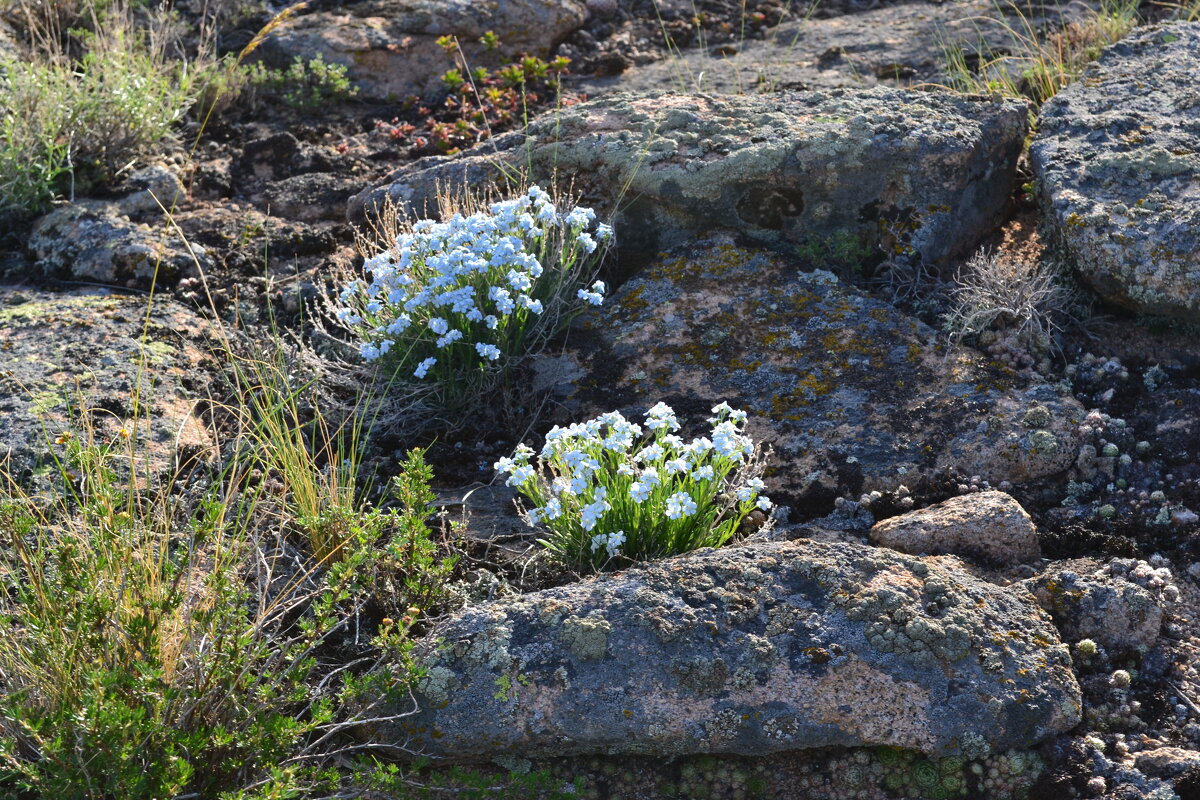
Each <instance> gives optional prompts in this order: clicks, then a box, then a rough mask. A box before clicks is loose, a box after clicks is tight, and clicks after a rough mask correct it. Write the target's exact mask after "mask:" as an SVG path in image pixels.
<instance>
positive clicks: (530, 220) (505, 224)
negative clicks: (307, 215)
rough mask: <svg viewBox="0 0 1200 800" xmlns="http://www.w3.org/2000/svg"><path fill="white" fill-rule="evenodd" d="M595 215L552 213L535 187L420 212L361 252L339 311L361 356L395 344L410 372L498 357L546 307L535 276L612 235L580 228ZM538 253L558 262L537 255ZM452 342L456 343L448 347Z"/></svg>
mask: <svg viewBox="0 0 1200 800" xmlns="http://www.w3.org/2000/svg"><path fill="white" fill-rule="evenodd" d="M595 220H596V215H595V213H594V212H593V211H592V210H591V209H589V208H574V209H572V210H570V211H569V212H567V213H565V214H560V213H559V212H558V210H557V208H556V207H555V205H554V202H553V201H552V200H551V198H550V196H549V195H548V194H547V193H546V192H544V191H543V190H542V189H540V188H538V187H537V186H534V187H532V188H530V189H529V191H528V192H527V193H525V194H523V195H521V196H519V197H517V198H516V199H513V200H506V201H503V202H499V203H494V204H492V206H491V207H490V208H489V209H488V212H487V213H484V212H480V213H476V214H472V215H470V216H466V217H464V216H461V215H457V214H456V215H455V216H454V217H452V218H451V219H450V220H448V221H446V222H435V221H433V220H421V221H419V222H417V223H416V224H415V225H413V228H412V231H411V232H410V233H404V234H401V235H400V236H399V237H398V238H397V239H396V243H395V246H394V247H392V248H391V249H389V250H386V251H384V252H382V253H379V254H378V255H376V256H373V257H372V258H369V259H367V260H366V262H365V263H364V265H363V268H364V270H365V271H366V272H367V273H369V279H368V280H360V281H356V282H354V283H352V284H351V285H349V286H347V287H345V288H344V289H343V290H342V292H341V295H340V298H339V299H340V301H341V308H340V309H339V310H338V312H337V314H338V318H339V319H341V320H342V321H343V322H345V323H347V324H348V325H350V326H353V327H354V328H355V329H356V330H357V331H358V333H359V335H360V336H361V337H362V339H363V340H364V341H363V343H362V344H361V346H360V353H361V355H362V357H363V358H364V359H365V360H367V361H375V360H378V359H379V358H381V357H383V356H385V355H387V354H388V353H389V352H394V353H399V352H403V353H405V358H406V359H407V361H405V362H404V363H407V364H408V366H409V367H410V368H411V367H412V366H413V365H414V364H415V365H416V367H415V369H414V370H413V372H412V374H413V376H414V377H416V378H418V379H423V378H425V377H426V376H427V375H429V374H430V373H431V371H432V372H433V373H434V377H437V378H442V377H447V375H446V373H444V372H439V370H441V369H442V367H439V366H438V365H446V364H448V362H462V361H464V356H463V355H461V353H463V352H465V353H466V354H468V356H467V357H466V360H469V361H473V363H474V364H475V365H476V366H478V365H481V364H486V363H487V362H494V361H497V360H499V359H500V358H501V357H502V356H503V355H504V354H505V352H506V346H507V345H508V344H509V342H510V341H512V340H513V339H519V338H520V337H519V335H516V334H519V332H520V330H521V329H523V327H524V326H525V325H527V324H528V323H529V322H530V320H531V319H532V318H533V317H536V316H539V315H541V314H543V313H544V312H545V308H544V306H543V301H544V300H545V301H549V299H550V297H549V294H548V292H547V291H546V285H545V284H544V283H543V282H542V281H540V279H541V278H542V276H543V275H544V274H546V273H547V270H551V271H553V270H569V269H571V268H573V267H575V266H576V265H577V264H578V262H579V261H580V260H581V259H583V258H585V257H586V256H588V255H590V254H591V253H592V252H593V251H595V250H596V248H597V243H598V242H603V241H607V240H608V239H610V238H611V237H612V228H611V227H609V226H608V225H605V224H603V223H600V224H599V225H597V226H596V229H595V230H594V231H591V232H589V228H591V226H592V224H593V223H594V222H595ZM550 238H556V239H561V240H562V246H561V249H554V248H549V247H548V246H547V244H548V239H550ZM539 255H540V256H541V257H542V259H544V258H548V257H556V258H559V259H561V263H558V264H543V263H542V260H540V259H539ZM604 292H605V285H604V283H603V282H602V281H596V282H595V283H594V284H592V286H591V288H590V289H579V290H578V292H577V295H576V297H577V298H578V299H579V300H582V301H584V302H586V303H589V304H591V305H600V304H601V303H602V302H603V299H604ZM514 329H516V330H514ZM459 342H461V343H462V344H461V345H458V347H465V348H466V350H465V351H460V350H458V349H456V347H455V346H456V345H457V343H459Z"/></svg>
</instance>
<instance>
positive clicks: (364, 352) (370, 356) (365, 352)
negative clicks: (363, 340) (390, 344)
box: [358, 343, 379, 361]
mask: <svg viewBox="0 0 1200 800" xmlns="http://www.w3.org/2000/svg"><path fill="white" fill-rule="evenodd" d="M358 353H359V355H360V356H362V358H363V360H364V361H374V360H376V359H377V358H379V348H378V347H376V346H375V345H373V344H370V343H367V344H364V345H361V346H360V347H359V348H358Z"/></svg>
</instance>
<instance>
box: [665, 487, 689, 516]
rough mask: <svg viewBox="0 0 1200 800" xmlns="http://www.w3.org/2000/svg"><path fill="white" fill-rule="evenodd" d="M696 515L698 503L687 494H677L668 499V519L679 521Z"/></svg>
mask: <svg viewBox="0 0 1200 800" xmlns="http://www.w3.org/2000/svg"><path fill="white" fill-rule="evenodd" d="M695 513H696V501H695V500H693V499H692V496H691V495H689V494H688V493H687V492H676V493H675V494H673V495H671V496H670V497H668V498H667V517H668V518H670V519H679V518H680V517H690V516H691V515H692V514H695Z"/></svg>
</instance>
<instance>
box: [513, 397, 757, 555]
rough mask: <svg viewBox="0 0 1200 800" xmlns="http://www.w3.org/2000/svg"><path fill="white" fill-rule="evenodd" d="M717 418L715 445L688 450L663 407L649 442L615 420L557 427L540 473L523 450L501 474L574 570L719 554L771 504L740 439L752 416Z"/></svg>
mask: <svg viewBox="0 0 1200 800" xmlns="http://www.w3.org/2000/svg"><path fill="white" fill-rule="evenodd" d="M712 411H713V414H714V415H715V416H713V417H711V418H710V419H709V424H711V425H712V426H713V427H712V432H711V435H710V436H702V437H700V438H697V439H693V440H692V441H691V442H688V443H685V442H684V441H683V440H682V439H681V438H680V437H679V436H677V435H676V434H675V431H677V430H679V421H678V420H677V419H676V417H675V412H674V411H673V410H672V409H671V408H670V406H668V405H666V404H665V403H659V404H658V405H656V406H654V407H653V408H651V409H650V410H649V411H648V412H647V413H646V424H645V427H646V428H647V429H649V430H650V431H651V433H650V436H649V437H648V438H643V428H642V426H641V425H638V424H637V423H632V422H629V421H628V420H627V419H625V417H624V416H622V415H621V414H620V413H618V412H612V413H609V414H604V415H602V416H600V417H597V418H595V419H593V420H590V421H588V422H584V423H579V424H575V425H571V426H569V427H567V428H559V427H555V428H554V429H553V430H551V431H550V433H548V434H546V445H545V447H543V448H542V452H541V454H540V455H539V456H538V462H537V465H536V466H535V465H534V464H532V463H530V460H531V459H532V458H533V457H534V451H533V450H532V449H530V448H529V447H527V446H524V445H521V446H519V447H518V448H517V451H516V453H515V454H514V455H513V457H512V458H502V459H500V461H498V462H496V470H497V471H498V472H499V473H501V474H507V475H509V478H508V485H509V486H513V487H516V488H517V489H518V490H520V492H521V493H522V494H524V495H525V497H527V498H528V499H529V500H530V501H531V502H532V503H533V506H534V507H533V509H531V510H529V511H528V512H526V520H527V521H528V522H529V523H530V524H532V525H537V526H540V527H541V528H542V529H543V530H545V531H547V535H546V538H544V539H541V540H539V541H540V543H541V544H542V545H543V546H545V547H546V548H547V549H548V550H549V551H550V552H551V553H553V554H554V556H556V557H557V558H558V559H559V560H561V561H562V562H563V563H565V564H566V565H568V566H570V567H571V568H574V569H589V570H595V569H603V568H604V567H605V566H606V565H608V564H615V563H623V562H624V561H625V560H628V559H632V560H635V561H636V560H647V559H653V558H662V557H664V556H669V555H677V554H679V553H686V552H688V551H689V550H695V549H697V548H700V547H720V546H721V545H723V544H725V543H726V542H728V541H729V540H730V539H732V538H733V536H734V535H735V534H737V533H738V531H739V530H740V528H741V525H742V522H743V521H744V520H745V519H746V517H747V515H749V514H750V513H751V512H752V511H754V510H755V509H758V510H760V511H762V512H766V511H769V510H770V509H771V505H772V504H771V501H770V500H769V499H768V498H767V496H766V495H764V494H762V491H763V489H764V488H765V486H764V484H763V481H762V479H761V475H762V459H761V453H760V451H759V449H758V448H757V447H756V446H755V444H754V442H753V441H752V440H751V439H750V438H749V437H748V436H746V435H745V433H743V432H742V429H743V427H744V426H745V423H746V412H744V411H739V410H736V409H733V408H730V407H729V405H728V404H726V403H722V404H720V405H718V406H716V407H715V408H713V410H712Z"/></svg>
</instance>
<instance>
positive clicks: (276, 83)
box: [240, 53, 358, 113]
mask: <svg viewBox="0 0 1200 800" xmlns="http://www.w3.org/2000/svg"><path fill="white" fill-rule="evenodd" d="M240 69H241V70H243V71H244V77H243V78H242V79H241V80H242V81H244V84H243V88H242V92H243V93H244V94H248V95H249V98H250V103H251V105H256V104H257V101H258V100H259V99H260V98H261V99H276V98H277V99H278V100H279V101H280V102H282V103H283V104H284V105H286V106H288V107H289V108H292V109H295V110H296V111H299V112H302V113H309V112H312V111H316V110H317V109H319V108H322V107H324V106H327V105H329V104H330V103H340V102H345V101H346V100H349V99H351V98H353V97H354V96H355V95H357V94H358V87H357V86H354V85H353V84H352V83H351V82H350V79H349V78H348V77H346V67H345V66H344V65H342V64H336V63H329V62H327V61H325V59H323V58H322V57H321V55H320V54H319V53H318V54H317V55H315V56H313V57H312V58H310V59H309V60H308V61H305V60H304V59H303V58H301V57H300V56H296V57H295V58H294V59H293V60H292V63H291V64H290V65H289V66H288V67H287V69H272V68H271V67H268V66H266V65H265V64H263V63H262V62H261V61H256V62H254V63H251V64H243V65H242V66H241V68H240Z"/></svg>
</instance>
